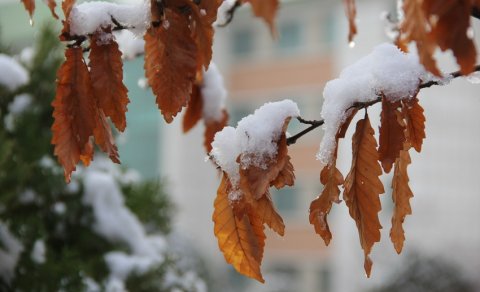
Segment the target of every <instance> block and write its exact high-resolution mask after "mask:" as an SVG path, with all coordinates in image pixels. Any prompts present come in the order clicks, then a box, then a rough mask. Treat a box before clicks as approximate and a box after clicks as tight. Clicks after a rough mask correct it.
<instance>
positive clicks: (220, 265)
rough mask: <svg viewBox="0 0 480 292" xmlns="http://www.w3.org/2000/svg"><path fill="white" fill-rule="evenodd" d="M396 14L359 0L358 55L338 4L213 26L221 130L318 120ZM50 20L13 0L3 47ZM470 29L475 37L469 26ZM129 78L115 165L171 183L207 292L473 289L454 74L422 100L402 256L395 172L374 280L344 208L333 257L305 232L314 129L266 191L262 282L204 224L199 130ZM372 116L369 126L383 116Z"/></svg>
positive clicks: (469, 165) (476, 219) (241, 16)
mask: <svg viewBox="0 0 480 292" xmlns="http://www.w3.org/2000/svg"><path fill="white" fill-rule="evenodd" d="M396 5H397V4H396V1H393V0H390V1H385V0H362V1H358V3H357V13H358V14H357V26H358V29H359V34H358V35H357V37H356V38H355V46H354V47H353V48H350V47H349V45H348V43H347V20H346V17H345V16H344V11H343V6H342V1H340V0H296V1H295V0H291V1H282V4H281V8H280V11H279V15H278V18H277V28H278V32H279V39H278V40H274V39H272V37H271V36H270V34H269V31H268V28H267V26H266V25H265V24H264V23H263V22H262V21H261V20H259V19H257V18H254V17H253V16H252V13H251V11H250V9H249V8H248V7H242V8H240V9H239V10H238V11H237V13H236V14H235V16H234V19H233V21H232V23H230V24H229V25H228V26H227V27H225V28H218V29H217V31H216V36H215V44H214V61H215V62H216V64H217V65H218V67H219V69H220V71H221V72H222V73H223V75H224V78H225V82H226V87H227V89H228V91H229V97H228V101H227V106H228V109H229V112H230V116H231V120H230V125H235V124H236V122H238V121H239V120H240V119H241V118H242V117H244V116H246V115H248V114H250V113H252V112H253V111H254V109H255V108H257V107H259V106H260V105H262V104H263V103H265V102H267V101H275V100H282V99H285V98H290V99H292V100H293V101H295V102H297V103H298V105H299V107H300V110H301V112H302V117H303V118H305V119H318V118H319V116H320V110H321V106H322V91H323V87H324V85H325V83H326V82H327V81H328V80H330V79H333V78H335V77H336V76H338V74H339V72H340V71H341V70H342V68H344V67H346V66H348V65H349V64H351V63H353V62H354V61H356V60H358V59H359V58H361V57H362V56H364V55H366V54H368V53H369V52H370V51H371V50H372V48H373V47H374V46H376V45H378V44H380V43H381V42H385V41H389V39H388V38H387V34H386V32H385V27H386V21H385V20H383V19H382V17H381V15H382V14H384V12H385V11H387V12H391V13H395V11H396ZM50 18H51V16H50V12H49V11H48V10H47V8H46V5H41V4H38V5H37V10H36V13H35V18H34V23H35V26H34V27H33V28H32V27H31V26H29V20H28V14H27V13H26V12H25V11H24V9H23V6H22V5H21V4H20V3H19V2H18V1H13V0H12V1H9V0H0V38H1V39H2V42H3V43H4V44H7V45H10V47H11V48H13V49H14V50H18V51H20V49H21V48H22V47H24V46H28V45H31V43H32V40H33V39H34V38H35V36H36V31H37V30H38V28H39V27H40V26H39V25H40V24H41V23H42V22H43V21H45V20H46V19H50ZM472 21H473V23H474V26H475V27H478V21H477V20H472ZM476 31H477V32H478V31H480V30H478V29H476ZM477 44H478V42H477ZM439 58H440V60H441V62H440V65H441V68H442V69H443V70H444V71H445V72H450V71H454V70H456V69H457V67H456V66H455V64H454V61H453V58H451V56H450V55H449V54H439ZM0 70H1V68H0ZM124 70H125V81H126V85H127V87H128V89H129V97H130V100H131V103H130V104H129V107H128V113H127V122H128V127H127V130H126V132H125V133H124V134H122V135H121V136H119V137H118V138H117V142H118V144H119V149H120V157H121V160H122V163H123V164H124V165H126V166H129V167H132V168H135V169H137V170H138V171H139V172H140V173H141V174H142V175H143V176H144V177H146V178H161V179H162V180H164V181H165V182H166V185H167V193H169V194H170V195H171V198H172V200H173V201H174V202H175V203H176V204H177V211H176V214H175V217H174V219H173V223H174V228H175V229H176V230H177V231H178V233H180V234H181V236H182V238H185V239H187V241H188V242H189V243H190V244H192V245H194V247H195V249H196V250H197V252H198V253H199V254H200V255H201V256H202V257H203V258H204V260H205V261H206V263H207V267H208V271H209V274H210V277H211V283H212V286H211V288H210V289H211V290H212V291H305V292H309V291H322V292H332V291H346V292H348V291H373V290H374V291H480V280H479V279H480V277H479V276H480V212H479V210H480V171H479V170H478V165H480V151H478V149H479V147H480V132H479V129H480V115H478V110H479V109H480V96H479V88H478V85H475V84H471V83H469V82H467V81H466V80H464V79H460V78H459V79H457V80H454V81H452V83H451V84H449V85H448V86H445V87H433V88H431V89H424V90H422V92H421V93H420V95H419V99H420V103H421V105H422V106H423V107H424V108H425V115H426V118H427V129H426V132H427V139H426V140H425V142H424V146H423V150H422V153H421V154H412V164H411V166H410V167H409V174H410V180H411V188H412V190H413V192H414V195H415V197H414V198H413V199H412V200H411V205H412V209H413V215H411V216H408V217H407V219H406V222H405V225H404V226H405V230H406V243H405V247H404V251H403V253H402V254H401V255H397V254H396V252H395V250H394V248H393V246H392V244H391V242H390V239H389V229H390V218H391V213H392V207H393V205H392V203H391V190H390V189H389V188H388V186H389V185H390V181H391V176H389V175H385V176H384V177H383V180H384V183H385V186H386V194H384V195H382V203H383V205H382V206H383V210H382V212H381V213H380V217H381V218H380V219H381V222H382V225H383V232H382V241H381V242H380V243H379V244H376V245H375V246H374V248H373V253H372V260H373V262H374V265H373V270H372V276H371V278H370V279H367V278H366V277H365V274H364V270H363V252H362V250H361V248H360V243H359V240H358V233H357V230H356V227H355V223H354V221H353V220H352V219H351V218H350V216H349V214H348V209H347V208H346V206H345V204H340V205H334V206H333V209H332V213H331V215H330V222H331V230H332V233H333V240H332V242H331V244H330V246H329V247H325V245H324V243H323V241H322V240H321V238H320V237H319V236H318V235H316V234H315V232H314V230H313V227H312V226H311V225H310V224H309V223H308V208H309V205H310V201H311V200H312V199H313V198H315V197H316V196H317V195H318V194H319V193H320V192H321V189H322V185H321V184H320V182H319V173H320V170H321V168H322V165H321V164H320V163H319V162H318V161H317V160H315V154H316V152H317V150H318V145H319V142H320V140H321V137H322V130H320V129H319V130H316V131H315V132H313V133H310V134H309V135H307V136H305V137H303V138H302V139H301V140H299V142H297V144H295V145H293V146H292V147H289V153H290V156H291V157H292V159H293V165H294V166H295V170H296V172H295V174H296V177H297V180H296V184H295V186H294V187H292V188H286V189H284V190H282V191H278V192H273V193H272V196H273V197H274V200H275V202H276V206H277V208H278V209H279V211H280V214H281V215H282V217H283V218H284V221H285V223H286V234H285V236H284V237H283V238H281V237H278V236H277V235H275V234H274V233H269V234H268V236H267V238H268V239H267V242H266V249H265V250H266V253H265V257H264V262H263V265H262V271H263V272H264V276H265V280H266V284H263V285H262V284H258V283H256V282H255V281H254V280H250V279H248V278H245V277H243V276H241V275H239V274H237V273H236V272H235V271H234V269H233V268H232V267H230V266H229V265H227V264H225V261H224V258H223V255H222V254H221V252H220V251H219V249H218V245H217V241H216V238H215V237H214V235H213V223H212V220H211V215H212V212H213V200H214V198H215V195H216V188H217V186H218V184H219V176H218V173H217V171H216V170H215V168H214V167H213V166H212V165H211V163H209V162H205V156H206V155H205V153H204V148H203V147H202V143H203V142H202V141H203V140H202V139H203V138H202V134H203V129H202V127H203V125H200V126H197V128H196V129H194V131H192V132H190V133H189V134H188V135H183V134H182V132H181V119H179V118H177V119H176V120H175V121H174V122H173V124H172V125H167V124H166V123H165V122H164V121H163V119H162V118H161V115H160V113H159V111H158V109H157V107H156V105H155V102H154V98H153V96H152V94H151V92H150V91H149V90H145V89H142V88H141V87H139V86H138V80H139V79H140V78H142V76H143V60H141V59H137V60H134V61H128V62H126V63H125V67H124ZM52 98H53V97H52ZM369 112H370V114H371V119H372V122H374V121H375V122H377V125H378V118H377V115H376V114H375V112H378V108H376V107H373V108H372V109H370V110H369ZM374 128H375V129H378V127H377V126H374ZM301 129H303V126H302V125H299V124H297V123H295V122H292V123H291V126H290V127H289V130H288V131H289V132H290V133H291V134H295V133H297V132H298V131H300V130H301ZM348 141H351V140H350V139H349V138H348V137H347V139H345V142H344V143H343V144H341V149H340V153H339V157H340V169H341V170H342V172H343V173H344V174H346V172H347V170H348V168H349V163H350V155H351V154H350V151H351V150H350V145H349V142H348Z"/></svg>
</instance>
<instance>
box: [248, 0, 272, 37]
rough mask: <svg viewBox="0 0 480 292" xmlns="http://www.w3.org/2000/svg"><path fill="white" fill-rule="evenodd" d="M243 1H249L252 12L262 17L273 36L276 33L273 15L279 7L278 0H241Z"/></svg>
mask: <svg viewBox="0 0 480 292" xmlns="http://www.w3.org/2000/svg"><path fill="white" fill-rule="evenodd" d="M242 2H243V3H250V5H252V11H253V14H254V15H255V16H256V17H260V18H262V19H263V20H264V21H265V22H266V23H267V24H268V27H269V28H270V33H271V34H272V35H273V36H276V35H277V28H276V26H275V17H276V16H277V11H278V7H279V1H278V0H242Z"/></svg>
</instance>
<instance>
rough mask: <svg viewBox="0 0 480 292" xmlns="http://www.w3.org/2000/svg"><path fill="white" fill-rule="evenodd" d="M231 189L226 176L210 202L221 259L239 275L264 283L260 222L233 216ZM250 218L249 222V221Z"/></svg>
mask: <svg viewBox="0 0 480 292" xmlns="http://www.w3.org/2000/svg"><path fill="white" fill-rule="evenodd" d="M231 190H232V186H231V184H230V181H229V179H228V176H227V174H226V173H224V174H223V178H222V182H221V183H220V186H219V188H218V191H217V198H216V199H215V203H214V212H213V218H212V219H213V222H214V233H215V236H216V237H217V239H218V246H219V248H220V250H221V251H222V252H223V255H224V257H225V260H226V261H227V262H228V263H230V264H232V265H233V267H234V268H235V269H236V270H237V271H238V272H239V273H241V274H243V275H245V276H247V277H250V278H253V279H256V280H258V281H260V282H262V283H263V282H264V280H263V277H262V273H261V271H260V263H261V260H262V257H263V249H264V246H265V234H264V230H263V229H264V227H263V224H262V222H261V221H260V220H259V219H258V218H255V217H254V216H251V217H252V218H250V216H243V217H242V218H238V217H236V216H235V214H234V212H233V210H232V208H231V207H230V201H229V199H228V196H229V193H230V192H231ZM252 219H253V220H252Z"/></svg>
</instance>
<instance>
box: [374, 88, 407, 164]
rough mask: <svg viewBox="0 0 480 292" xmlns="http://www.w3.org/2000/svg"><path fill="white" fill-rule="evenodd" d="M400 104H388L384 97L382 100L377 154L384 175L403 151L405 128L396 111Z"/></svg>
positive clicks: (398, 112)
mask: <svg viewBox="0 0 480 292" xmlns="http://www.w3.org/2000/svg"><path fill="white" fill-rule="evenodd" d="M401 106H402V105H401V102H400V101H398V102H393V103H392V102H389V101H388V100H387V99H386V98H385V97H383V98H382V113H381V125H380V137H379V147H378V154H379V160H380V162H381V163H382V167H383V169H384V170H385V172H386V173H389V172H390V170H391V169H392V166H393V163H394V162H395V160H396V159H397V158H398V156H399V155H400V151H401V150H403V144H404V142H405V134H404V132H405V127H404V126H403V125H402V124H400V121H399V115H400V114H401V113H400V111H399V110H398V109H399V108H401Z"/></svg>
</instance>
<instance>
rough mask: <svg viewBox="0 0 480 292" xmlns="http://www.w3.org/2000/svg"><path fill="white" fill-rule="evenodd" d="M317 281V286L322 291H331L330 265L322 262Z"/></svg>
mask: <svg viewBox="0 0 480 292" xmlns="http://www.w3.org/2000/svg"><path fill="white" fill-rule="evenodd" d="M319 276H320V277H318V279H319V282H318V288H320V291H322V292H330V291H332V270H331V268H330V265H328V264H324V265H323V266H322V267H321V268H320V271H319Z"/></svg>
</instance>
